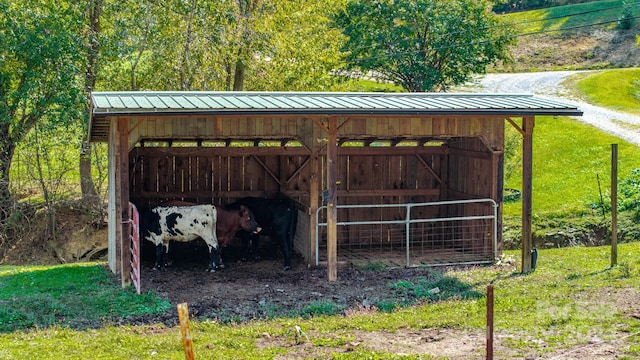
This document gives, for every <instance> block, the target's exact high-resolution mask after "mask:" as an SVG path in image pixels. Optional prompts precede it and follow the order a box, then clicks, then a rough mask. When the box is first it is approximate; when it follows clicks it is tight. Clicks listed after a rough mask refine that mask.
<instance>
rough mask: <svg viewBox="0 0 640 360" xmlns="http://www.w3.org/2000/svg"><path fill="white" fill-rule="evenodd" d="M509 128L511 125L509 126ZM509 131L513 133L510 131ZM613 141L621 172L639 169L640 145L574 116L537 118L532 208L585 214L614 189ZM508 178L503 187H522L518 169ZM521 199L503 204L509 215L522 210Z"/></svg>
mask: <svg viewBox="0 0 640 360" xmlns="http://www.w3.org/2000/svg"><path fill="white" fill-rule="evenodd" d="M507 126H508V125H507ZM508 131H514V130H512V129H508ZM611 144H618V176H619V178H624V177H628V176H629V175H630V174H631V170H632V169H636V168H640V149H639V148H638V147H637V146H635V145H633V144H629V143H627V142H625V141H623V140H620V139H618V138H616V137H614V136H611V135H608V134H606V133H603V132H601V131H599V130H597V129H595V128H594V127H592V126H590V125H585V124H582V123H580V122H578V121H577V120H574V119H570V118H558V119H554V118H552V117H539V118H536V125H535V129H534V140H533V212H534V214H536V215H545V214H547V215H548V214H563V213H565V214H566V213H576V212H577V213H581V212H584V211H587V210H588V209H589V204H590V203H592V202H594V201H598V199H599V194H600V191H602V192H603V193H605V194H608V193H610V192H609V189H610V186H611ZM519 167H521V165H517V166H516V167H515V168H516V169H517V170H515V171H513V172H512V173H511V174H510V176H508V177H505V187H507V188H515V189H521V188H522V186H521V183H522V175H521V171H520V168H519ZM520 207H521V204H520V203H508V204H505V208H504V214H505V216H511V215H516V214H519V213H520V211H521V210H520Z"/></svg>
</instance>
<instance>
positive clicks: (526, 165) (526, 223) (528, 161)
mask: <svg viewBox="0 0 640 360" xmlns="http://www.w3.org/2000/svg"><path fill="white" fill-rule="evenodd" d="M534 123H535V120H534V118H532V117H524V118H522V131H523V133H522V272H523V273H528V272H530V271H531V250H532V248H533V246H532V243H533V241H532V236H533V235H532V231H531V217H532V216H531V215H532V202H531V198H532V182H533V126H534Z"/></svg>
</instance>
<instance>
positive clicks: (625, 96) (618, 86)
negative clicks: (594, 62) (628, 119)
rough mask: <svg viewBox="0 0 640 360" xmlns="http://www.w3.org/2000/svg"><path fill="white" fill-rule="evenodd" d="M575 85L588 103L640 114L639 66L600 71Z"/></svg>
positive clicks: (639, 126)
mask: <svg viewBox="0 0 640 360" xmlns="http://www.w3.org/2000/svg"><path fill="white" fill-rule="evenodd" d="M576 87H577V90H578V91H579V93H580V94H581V95H582V96H584V97H585V98H586V100H587V101H588V102H589V103H592V104H594V105H598V106H603V107H606V108H610V109H613V110H618V111H626V112H630V113H633V114H637V115H640V68H631V69H616V70H606V71H601V72H598V73H596V74H593V75H590V76H588V77H586V78H584V79H582V80H580V81H577V82H576ZM638 128H640V125H638Z"/></svg>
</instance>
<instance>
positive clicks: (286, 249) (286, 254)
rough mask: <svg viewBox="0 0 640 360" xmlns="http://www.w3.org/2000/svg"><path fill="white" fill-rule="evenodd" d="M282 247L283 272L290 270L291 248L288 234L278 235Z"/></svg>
mask: <svg viewBox="0 0 640 360" xmlns="http://www.w3.org/2000/svg"><path fill="white" fill-rule="evenodd" d="M278 238H279V239H280V244H281V246H282V257H283V258H284V271H287V270H291V247H290V246H289V241H288V240H289V234H287V233H286V232H285V233H284V234H282V233H278Z"/></svg>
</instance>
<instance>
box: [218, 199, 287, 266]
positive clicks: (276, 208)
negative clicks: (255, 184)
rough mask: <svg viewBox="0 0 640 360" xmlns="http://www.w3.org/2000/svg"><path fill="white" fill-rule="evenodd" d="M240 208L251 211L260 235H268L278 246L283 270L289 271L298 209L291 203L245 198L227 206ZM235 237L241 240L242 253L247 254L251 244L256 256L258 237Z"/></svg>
mask: <svg viewBox="0 0 640 360" xmlns="http://www.w3.org/2000/svg"><path fill="white" fill-rule="evenodd" d="M242 206H246V207H248V208H249V209H251V210H252V211H253V214H254V215H255V216H256V221H257V222H258V223H259V224H260V226H261V227H262V232H261V233H260V235H268V236H270V237H271V238H272V239H273V240H275V241H276V242H277V243H278V244H279V246H280V249H281V250H282V255H283V257H284V270H285V271H286V270H290V269H291V259H292V257H293V239H294V237H295V235H296V226H297V225H298V209H297V208H296V206H295V204H294V203H293V201H291V200H288V199H264V198H257V197H245V198H242V199H239V200H237V201H236V202H234V203H232V204H229V205H227V207H228V208H230V209H239V208H240V207H242ZM237 236H238V237H239V238H241V239H242V246H243V252H245V253H246V252H247V248H248V243H249V242H251V243H252V249H253V250H254V255H256V256H257V254H255V252H256V251H257V249H258V239H259V237H258V235H257V234H255V233H249V232H246V231H239V232H238V234H237Z"/></svg>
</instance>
